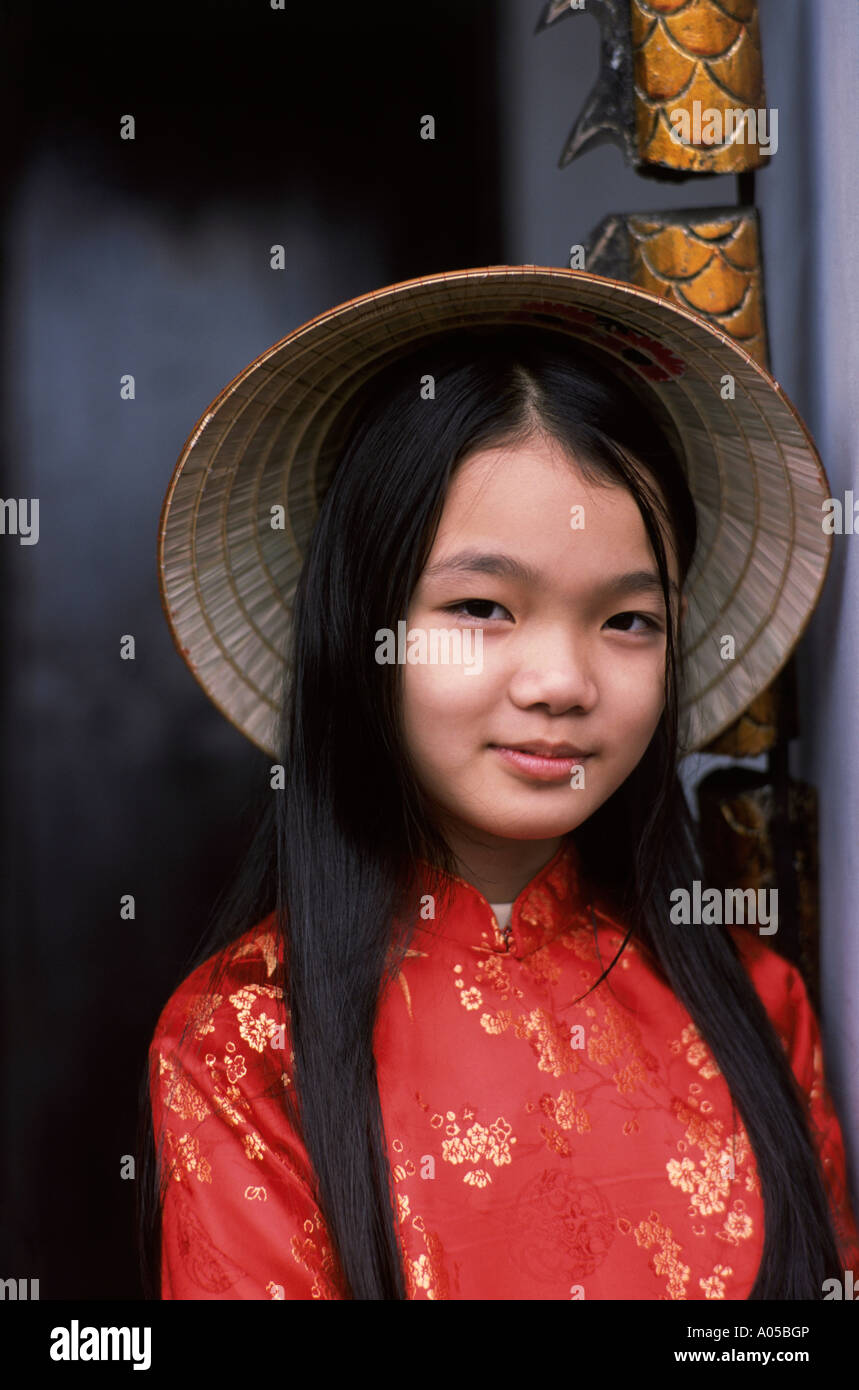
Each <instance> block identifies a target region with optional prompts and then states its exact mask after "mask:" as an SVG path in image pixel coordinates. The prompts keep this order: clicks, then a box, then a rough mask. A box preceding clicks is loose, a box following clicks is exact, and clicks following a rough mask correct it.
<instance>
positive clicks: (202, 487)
mask: <svg viewBox="0 0 859 1390" xmlns="http://www.w3.org/2000/svg"><path fill="white" fill-rule="evenodd" d="M493 323H497V324H506V323H517V324H533V325H536V326H540V325H542V326H544V327H549V328H552V329H555V330H562V331H564V332H566V333H568V334H569V335H570V337H571V338H572V339H574V340H576V344H574V345H577V344H583V345H585V347H586V346H587V345H588V344H590V345H591V346H592V347H593V348H594V349H595V350H597V351H598V352H600V353H602V354H605V353H609V354H611V355H612V356H613V357H614V359H615V361H616V362H617V364H618V372H619V374H621V373H625V374H626V377H627V379H628V378H629V372H630V371H632V372H633V373H635V374H637V375H638V376H639V377H640V378H641V379H642V380H643V382H644V383H646V385H647V387H649V388H650V390H651V392H654V393H655V394H656V396H657V397H658V399H659V401H660V402H661V407H660V413H662V409H661V408H662V407H664V410H665V411H667V415H668V417H669V419H670V422H672V423H673V427H674V431H675V432H676V437H677V439H678V440H679V443H680V445H681V447H682V450H683V454H684V456H685V458H684V464H685V468H686V472H687V477H688V481H689V485H690V489H691V492H692V495H693V497H694V499H695V503H696V507H697V512H698V520H699V540H698V547H697V550H696V554H695V557H694V560H693V563H692V568H691V570H690V573H689V576H688V579H687V584H686V588H685V593H686V596H687V598H688V612H687V616H686V619H685V620H684V624H683V652H684V657H685V661H686V667H687V680H686V686H685V700H684V704H683V708H682V711H681V713H682V715H683V717H684V721H685V728H686V730H687V739H688V743H689V746H691V747H693V748H701V747H703V746H704V745H706V744H707V743H709V742H710V740H711V739H713V738H715V737H716V735H717V734H719V733H721V732H722V731H723V730H724V729H726V728H727V727H728V726H729V725H730V724H732V723H733V722H734V720H735V719H736V718H737V717H738V716H739V715H740V714H741V713H742V711H743V710H744V709H745V708H746V707H747V706H748V704H749V703H750V702H751V701H752V700H753V699H754V697H755V696H756V695H757V694H759V693H760V691H761V690H763V689H764V688H765V687H766V686H767V685H768V684H769V683H770V682H771V681H772V679H773V677H774V676H775V675H776V674H777V673H778V671H779V670H780V669H781V667H782V666H783V665H784V664H785V662H786V661H787V660H788V658H789V656H790V654H791V652H792V650H793V648H794V647H795V645H796V643H797V642H798V640H799V638H800V636H801V635H802V632H803V630H804V628H805V626H806V624H807V622H808V619H809V617H810V616H811V613H812V611H813V609H814V606H815V603H816V602H817V599H818V596H819V594H820V590H821V588H822V586H823V582H824V579H825V576H826V570H827V566H828V563H829V551H830V546H831V537H830V536H829V535H828V534H826V533H824V531H823V526H822V515H823V513H822V503H823V501H824V499H825V498H826V497H827V496H828V495H829V488H828V483H827V480H826V475H825V473H824V470H823V467H822V464H821V462H820V459H819V457H818V455H817V452H816V450H815V447H814V443H813V441H812V439H811V436H810V435H809V433H808V431H807V430H806V428H805V426H804V425H803V423H802V421H801V420H800V418H799V416H798V414H797V412H796V411H795V409H794V408H793V406H792V405H791V404H790V402H789V401H788V399H787V397H786V396H785V395H784V393H783V391H782V390H781V389H780V388H779V386H778V384H777V383H776V382H775V381H774V380H773V379H772V377H771V376H770V375H769V374H768V373H767V372H766V371H765V370H763V368H762V367H760V366H759V365H758V363H757V362H755V361H754V360H753V359H752V358H751V357H750V356H749V354H748V353H747V352H745V351H744V349H743V348H741V347H740V346H738V345H737V343H736V342H735V341H734V340H733V339H731V338H730V337H728V336H726V335H725V334H723V333H721V332H719V331H717V330H715V329H714V328H712V327H711V326H710V324H708V323H707V322H706V321H705V320H704V319H702V318H701V317H700V316H699V315H697V314H695V313H692V312H691V311H688V310H686V309H684V308H682V307H681V306H679V305H676V304H674V303H673V302H672V303H669V302H668V301H666V300H663V299H661V298H659V297H658V296H656V295H653V294H650V293H648V292H647V291H644V290H641V289H637V288H636V287H635V286H632V285H630V284H627V283H625V282H622V281H620V282H618V281H613V280H607V279H605V278H603V277H602V276H596V275H590V274H587V273H585V272H583V271H573V270H566V269H559V268H554V267H550V266H535V265H521V266H503V265H502V266H486V267H483V268H480V269H470V270H458V271H449V272H444V273H439V274H435V275H428V276H425V277H421V278H419V279H414V280H406V281H402V282H400V283H398V284H394V285H388V286H386V287H384V288H382V289H379V290H376V291H373V292H372V293H370V294H364V295H360V296H359V297H358V298H356V299H351V300H349V301H348V302H347V303H344V304H340V305H337V306H336V307H335V308H333V309H329V310H328V311H327V312H325V313H322V314H319V315H318V316H317V317H316V318H313V319H311V320H310V321H309V322H308V323H305V324H303V325H301V327H299V328H296V329H295V330H294V331H293V332H291V333H289V334H287V336H286V337H285V338H282V339H281V340H280V342H277V343H275V344H274V346H273V347H270V348H268V349H267V351H265V352H263V353H262V354H261V355H260V356H259V357H258V358H256V360H255V361H253V362H251V364H250V365H249V366H248V367H246V368H245V369H244V371H242V372H240V373H239V375H238V376H237V377H235V379H234V380H233V381H231V382H230V383H229V385H228V386H226V387H225V388H224V390H223V391H222V392H221V393H220V395H219V396H218V397H217V398H216V399H215V400H214V401H213V402H212V404H211V405H210V406H209V408H208V410H207V411H206V412H205V414H204V415H203V416H202V417H201V418H200V420H198V422H197V424H196V425H195V426H194V429H193V430H192V431H191V434H190V435H189V437H188V439H187V441H186V443H185V446H184V448H183V449H182V452H181V454H180V457H179V460H178V462H177V464H176V467H175V469H174V472H173V476H172V478H171V481H170V485H169V488H168V491H167V495H166V497H165V500H164V505H163V508H162V512H161V520H160V525H159V544H158V565H159V580H160V587H161V597H162V603H163V606H164V610H165V613H166V616H167V619H168V622H169V624H170V627H171V630H172V633H173V638H174V641H175V643H176V646H177V648H178V650H179V651H180V653H181V654H182V656H183V657H184V659H185V661H186V662H187V663H188V666H189V667H190V669H191V671H192V672H193V674H194V676H195V677H196V678H197V680H198V681H199V683H200V684H201V685H202V687H203V689H204V690H205V692H206V694H207V695H208V696H209V697H210V698H211V699H212V701H213V702H214V704H215V705H216V706H217V708H218V709H219V710H220V711H221V712H222V713H223V714H224V715H225V716H226V717H227V718H228V719H229V720H230V721H231V722H232V723H233V724H234V725H235V726H236V728H238V729H239V730H241V732H242V733H244V734H245V735H246V736H247V737H248V738H249V739H251V740H252V741H253V743H255V744H256V745H257V746H258V747H259V748H261V749H262V750H263V751H264V752H266V753H268V754H269V755H270V756H272V757H276V756H277V748H276V726H277V717H278V712H279V711H278V706H279V702H280V700H281V698H282V683H283V677H284V664H285V647H286V642H287V635H288V629H289V623H290V614H291V601H292V597H293V594H294V591H295V586H296V583H297V580H298V576H299V572H300V569H301V565H302V558H303V555H304V552H305V549H306V546H307V543H308V540H309V537H310V534H311V531H312V529H313V524H314V521H315V518H316V516H317V515H318V511H319V507H320V503H321V500H322V498H323V497H324V494H325V489H326V486H327V484H328V482H329V481H330V478H331V476H332V473H333V470H334V468H335V467H336V464H337V462H338V458H339V456H340V454H341V452H342V448H343V446H344V443H345V440H346V438H347V437H348V423H347V422H348V419H349V415H350V402H353V410H354V399H355V397H356V392H358V391H359V390H360V388H361V387H362V386H363V385H364V384H365V383H366V382H367V381H368V379H369V378H371V377H372V376H373V375H374V374H375V373H376V372H377V371H379V370H380V369H381V368H382V367H384V366H386V365H388V364H389V363H390V362H392V361H393V360H395V359H396V358H397V357H398V356H400V355H402V354H403V352H404V351H408V350H411V349H413V348H415V347H418V346H419V344H420V341H421V339H422V338H424V337H425V336H426V335H428V334H435V333H438V332H442V331H445V330H456V329H460V330H461V329H464V328H468V327H471V326H474V325H478V324H493ZM603 360H605V358H604V357H603ZM428 370H429V368H428ZM727 375H730V376H731V377H733V379H734V383H735V388H734V389H735V395H734V399H724V398H723V393H722V389H721V387H722V379H723V378H724V377H725V376H727ZM278 504H279V505H281V506H282V507H283V508H284V509H285V528H284V529H275V528H273V527H272V507H273V506H276V505H278ZM394 616H396V615H394ZM392 621H393V620H392ZM724 634H730V635H731V636H733V638H734V639H735V658H734V659H733V660H725V659H723V657H722V647H721V641H720V639H721V638H722V636H723V635H724Z"/></svg>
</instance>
